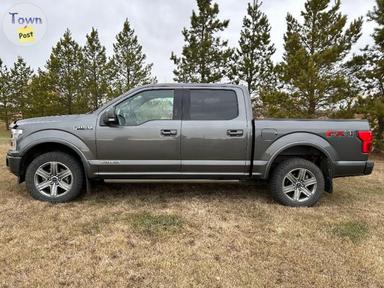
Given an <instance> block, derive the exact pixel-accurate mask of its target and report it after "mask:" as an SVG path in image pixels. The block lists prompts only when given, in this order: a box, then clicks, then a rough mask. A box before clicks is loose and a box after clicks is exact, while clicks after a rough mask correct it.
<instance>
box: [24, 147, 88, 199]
mask: <svg viewBox="0 0 384 288" xmlns="http://www.w3.org/2000/svg"><path fill="white" fill-rule="evenodd" d="M25 181H26V185H27V189H28V191H29V192H30V194H31V195H32V197H33V198H35V199H38V200H41V201H47V202H52V203H60V202H68V201H71V200H73V199H75V198H76V197H77V196H78V195H79V194H80V192H81V189H82V187H83V181H84V173H83V169H82V167H81V165H80V163H79V162H78V160H76V159H75V158H73V157H72V156H70V155H68V154H66V153H63V152H48V153H45V154H42V155H40V156H38V157H36V158H35V159H34V160H33V161H32V162H31V163H30V165H29V166H28V168H27V171H26V175H25Z"/></svg>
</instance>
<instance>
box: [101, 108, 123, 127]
mask: <svg viewBox="0 0 384 288" xmlns="http://www.w3.org/2000/svg"><path fill="white" fill-rule="evenodd" d="M103 122H104V124H105V125H108V126H113V125H117V124H118V123H119V121H118V120H117V116H116V112H115V108H111V109H108V110H107V111H106V112H105V113H104V115H103Z"/></svg>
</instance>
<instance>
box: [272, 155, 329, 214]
mask: <svg viewBox="0 0 384 288" xmlns="http://www.w3.org/2000/svg"><path fill="white" fill-rule="evenodd" d="M270 187H271V193H272V197H273V198H274V199H275V200H276V201H277V202H279V203H280V204H283V205H286V206H291V207H310V206H313V205H315V204H316V203H317V201H319V199H320V197H321V194H322V193H323V191H324V175H323V173H322V172H321V170H320V168H319V167H318V166H316V165H315V164H314V163H312V162H310V161H308V160H305V159H302V158H292V159H288V160H285V161H283V162H281V163H280V164H279V165H278V166H277V167H276V168H275V170H274V172H273V175H272V178H271V183H270Z"/></svg>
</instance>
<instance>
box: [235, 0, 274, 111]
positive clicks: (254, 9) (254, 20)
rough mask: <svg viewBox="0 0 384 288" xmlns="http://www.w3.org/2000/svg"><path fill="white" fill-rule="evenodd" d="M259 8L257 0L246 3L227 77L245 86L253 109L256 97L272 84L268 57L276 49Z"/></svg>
mask: <svg viewBox="0 0 384 288" xmlns="http://www.w3.org/2000/svg"><path fill="white" fill-rule="evenodd" d="M261 5H262V2H259V0H254V1H253V3H252V4H251V3H248V8H247V15H246V16H245V17H244V19H243V28H242V30H241V32H240V40H239V48H237V49H236V51H235V54H234V59H233V66H232V71H231V72H232V73H231V75H230V78H231V79H232V80H234V81H235V82H236V83H241V82H243V81H244V82H245V83H246V85H247V88H248V91H249V93H250V94H251V95H252V102H253V106H254V107H255V106H256V107H258V106H260V103H259V101H257V100H258V98H256V96H258V95H259V94H260V92H261V91H263V90H269V88H271V87H272V85H273V82H274V81H273V63H272V60H271V56H272V55H273V53H275V50H276V49H275V48H274V45H273V44H272V43H271V35H270V31H271V26H270V25H269V21H268V18H267V15H265V14H264V13H263V12H262V11H261V10H260V7H261Z"/></svg>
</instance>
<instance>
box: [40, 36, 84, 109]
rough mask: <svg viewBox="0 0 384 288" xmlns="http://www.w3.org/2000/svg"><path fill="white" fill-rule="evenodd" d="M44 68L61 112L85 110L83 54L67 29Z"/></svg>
mask: <svg viewBox="0 0 384 288" xmlns="http://www.w3.org/2000/svg"><path fill="white" fill-rule="evenodd" d="M46 69H47V73H48V77H49V84H50V87H51V89H52V91H54V93H55V94H56V100H57V105H58V108H59V109H60V110H61V111H62V113H67V114H73V113H81V112H85V111H86V110H87V103H86V99H85V97H84V61H83V54H82V49H81V47H80V45H79V44H78V43H77V42H76V41H75V40H74V39H73V38H72V35H71V32H70V31H69V29H67V30H66V31H65V33H64V35H63V37H62V38H61V39H60V40H59V42H58V43H57V44H56V46H55V47H53V48H52V52H51V55H50V57H49V59H48V62H47V64H46Z"/></svg>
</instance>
